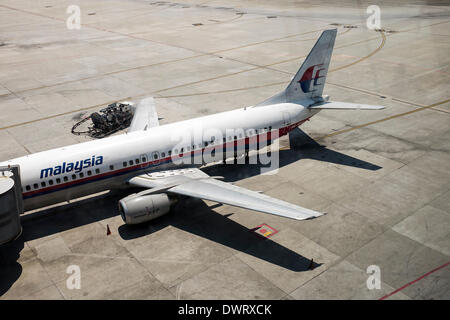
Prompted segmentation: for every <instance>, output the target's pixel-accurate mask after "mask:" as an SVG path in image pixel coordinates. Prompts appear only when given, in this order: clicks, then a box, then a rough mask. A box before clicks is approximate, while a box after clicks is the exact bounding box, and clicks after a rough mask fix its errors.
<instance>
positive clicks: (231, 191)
mask: <svg viewBox="0 0 450 320" xmlns="http://www.w3.org/2000/svg"><path fill="white" fill-rule="evenodd" d="M187 170H190V172H188V173H180V174H177V173H176V171H179V170H170V171H166V173H168V175H167V177H160V178H158V177H156V176H155V174H153V173H152V174H144V175H140V176H137V177H134V178H132V179H130V180H129V181H128V182H129V183H130V184H132V185H134V186H139V187H146V188H153V189H150V190H148V191H146V192H145V194H152V193H153V194H154V193H162V192H165V193H169V194H170V193H172V194H179V195H184V196H189V197H194V198H200V199H205V200H210V201H214V202H219V203H224V204H228V205H232V206H236V207H240V208H245V209H250V210H255V211H260V212H264V213H268V214H273V215H277V216H282V217H286V218H291V219H296V220H306V219H312V218H316V217H319V216H321V215H323V213H320V212H317V211H313V210H310V209H307V208H303V207H300V206H297V205H294V204H291V203H288V202H285V201H282V200H279V199H275V198H272V197H269V196H267V195H264V194H261V193H259V192H256V191H252V190H248V189H245V188H241V187H238V186H235V185H232V184H230V183H226V182H223V181H220V180H217V178H216V177H210V176H208V175H207V174H206V173H204V172H202V171H201V170H199V169H187ZM170 173H172V174H170Z"/></svg>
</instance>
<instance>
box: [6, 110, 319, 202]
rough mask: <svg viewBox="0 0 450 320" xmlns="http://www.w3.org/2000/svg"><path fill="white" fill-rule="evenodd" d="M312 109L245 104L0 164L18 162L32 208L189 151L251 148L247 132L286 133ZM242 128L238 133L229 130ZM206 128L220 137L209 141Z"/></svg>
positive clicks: (166, 164)
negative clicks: (240, 146) (237, 145)
mask: <svg viewBox="0 0 450 320" xmlns="http://www.w3.org/2000/svg"><path fill="white" fill-rule="evenodd" d="M305 104H306V103H305ZM306 105H307V104H306ZM317 112H318V111H317V110H310V109H308V108H305V107H304V106H303V105H302V104H293V103H283V104H275V105H268V106H260V107H247V108H242V109H237V110H233V111H228V112H223V113H218V114H214V115H209V116H204V117H200V118H195V119H191V120H185V121H180V122H175V123H171V124H166V125H161V126H157V127H153V128H150V129H148V130H146V131H136V132H132V133H127V134H122V135H117V136H112V137H109V138H104V139H101V140H95V141H89V142H85V143H80V144H75V145H70V146H65V147H62V148H57V149H52V150H48V151H43V152H39V153H35V154H30V155H27V156H24V157H20V158H16V159H12V160H8V161H5V162H2V163H0V166H8V165H19V166H20V176H21V183H22V194H23V199H24V207H25V210H31V209H35V208H39V207H43V206H47V205H51V204H54V203H58V202H62V201H68V200H70V199H74V198H78V197H81V196H85V195H89V194H92V193H96V192H100V191H103V190H108V189H113V188H118V187H121V186H123V185H124V182H126V181H127V180H128V179H129V178H131V177H133V176H136V175H138V174H140V173H143V172H148V171H159V170H166V169H169V168H173V167H175V166H176V167H180V166H186V164H180V163H179V160H180V159H179V157H178V155H181V154H182V155H183V157H191V155H192V154H194V153H201V152H202V151H205V149H208V148H216V147H218V146H229V145H231V146H234V145H235V144H239V143H244V145H245V144H247V145H248V148H249V149H256V148H257V147H256V145H254V144H253V145H252V144H251V143H249V141H252V140H251V138H252V136H260V135H267V132H268V131H270V130H272V131H274V130H276V129H279V136H282V135H285V134H287V133H288V132H289V131H290V130H292V129H293V128H295V127H296V126H298V125H299V124H300V123H302V122H303V121H305V120H306V119H308V118H310V117H311V116H313V115H314V114H316V113H317ZM241 129H242V130H243V132H244V134H243V135H238V134H236V135H234V134H230V132H232V131H233V130H236V132H240V130H241ZM209 133H213V134H214V135H216V136H217V134H218V133H220V134H221V135H222V137H223V138H221V139H215V140H214V141H212V142H211V141H209V140H210V139H209V136H208V134H209ZM233 135H234V136H233ZM224 139H225V140H224ZM205 142H206V143H207V145H206V146H205ZM182 148H183V149H182ZM174 158H176V159H177V161H174Z"/></svg>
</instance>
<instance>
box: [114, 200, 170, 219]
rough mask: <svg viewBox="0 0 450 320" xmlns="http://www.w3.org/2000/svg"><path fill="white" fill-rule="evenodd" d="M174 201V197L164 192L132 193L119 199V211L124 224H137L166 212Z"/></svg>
mask: <svg viewBox="0 0 450 320" xmlns="http://www.w3.org/2000/svg"><path fill="white" fill-rule="evenodd" d="M174 201H175V199H171V198H170V197H169V196H168V195H167V194H166V193H159V194H151V195H139V194H137V193H134V194H131V195H129V196H127V197H125V198H123V199H121V200H120V201H119V211H120V215H121V216H122V219H123V221H124V222H125V223H126V224H138V223H142V222H146V221H150V220H153V219H155V218H157V217H160V216H162V215H164V214H166V213H168V212H169V211H170V206H171V204H172V203H173V202H174Z"/></svg>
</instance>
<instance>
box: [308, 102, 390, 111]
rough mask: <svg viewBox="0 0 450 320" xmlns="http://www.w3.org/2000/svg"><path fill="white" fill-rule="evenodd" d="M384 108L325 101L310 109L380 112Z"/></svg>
mask: <svg viewBox="0 0 450 320" xmlns="http://www.w3.org/2000/svg"><path fill="white" fill-rule="evenodd" d="M384 108H385V107H384V106H376V105H371V104H361V103H349V102H338V101H324V102H322V103H320V104H318V105H312V106H311V107H309V109H340V110H344V109H349V110H355V109H356V110H359V109H361V110H380V109H384Z"/></svg>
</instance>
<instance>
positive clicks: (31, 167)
mask: <svg viewBox="0 0 450 320" xmlns="http://www.w3.org/2000/svg"><path fill="white" fill-rule="evenodd" d="M336 34H337V30H336V29H331V30H325V31H324V32H323V33H322V34H321V36H320V37H319V39H318V40H317V42H316V44H315V45H314V47H313V48H312V50H311V52H310V53H309V54H308V56H307V58H306V59H305V60H304V62H303V64H302V65H301V67H300V69H299V70H298V72H297V73H296V74H295V76H294V77H293V78H292V80H291V82H290V83H289V85H288V86H287V87H286V88H285V89H284V90H283V91H281V92H279V93H278V94H276V95H274V96H272V97H271V98H269V99H267V100H265V101H263V102H261V103H259V104H257V105H254V106H248V107H244V108H240V109H236V110H232V111H227V112H221V113H217V114H213V115H207V116H203V117H200V118H195V119H190V120H184V121H179V122H175V123H169V124H165V125H159V118H158V115H157V112H156V108H155V103H154V100H153V98H152V97H148V98H144V99H142V100H141V101H140V102H139V103H137V105H136V106H135V107H134V108H135V109H134V110H135V112H134V115H133V119H132V121H131V124H130V127H129V129H128V131H127V132H126V133H124V134H119V135H115V136H111V137H107V138H103V139H99V140H94V141H88V142H84V143H79V144H74V145H70V146H65V147H61V148H56V149H52V150H48V151H43V152H39V153H34V154H30V155H27V156H23V157H20V158H16V159H12V160H8V161H5V162H2V163H0V166H12V165H18V166H19V167H20V177H21V184H22V197H23V204H24V210H25V211H28V210H32V209H36V208H42V207H45V206H48V205H52V204H57V203H61V202H65V201H69V200H72V199H75V198H79V197H83V196H86V195H90V194H94V193H98V192H101V191H105V190H111V189H115V188H128V187H138V188H143V189H144V190H143V191H140V192H137V193H133V194H130V195H128V196H126V197H124V198H123V199H121V200H120V201H119V204H118V205H119V212H120V214H121V216H122V219H123V221H124V222H125V223H126V224H138V223H143V222H146V221H150V220H152V219H155V218H157V217H159V216H161V215H163V214H166V213H168V212H169V211H170V208H171V206H172V204H173V203H174V202H175V201H178V200H179V199H183V198H184V197H194V198H199V199H204V200H210V201H213V202H217V203H222V204H228V205H231V206H236V207H241V208H245V209H250V210H254V211H259V212H263V213H268V214H273V215H277V216H282V217H286V218H291V219H296V220H305V219H313V218H317V217H319V216H321V215H323V214H324V213H323V212H317V211H314V210H311V209H307V208H303V207H301V206H298V205H294V204H291V203H288V202H285V201H282V200H279V199H275V198H273V197H270V196H267V195H265V194H262V193H260V192H257V191H252V190H248V189H245V188H242V187H238V186H236V185H233V184H230V183H227V182H224V181H222V180H221V179H220V177H213V176H209V175H208V174H206V173H205V172H203V171H202V168H203V167H204V165H205V164H208V163H211V162H217V157H215V156H219V159H221V160H222V161H223V160H226V159H227V157H228V155H230V152H228V150H231V157H234V158H236V157H237V151H239V152H240V153H241V154H242V153H243V154H244V155H245V157H246V158H247V157H248V153H249V152H250V151H256V152H258V151H260V150H261V149H262V147H266V146H268V145H270V144H271V143H273V141H275V140H276V139H278V138H279V137H281V136H284V135H287V134H288V133H289V132H290V131H291V130H293V129H295V128H297V127H298V126H299V125H300V124H302V123H303V122H305V121H306V120H309V119H310V118H311V117H312V116H314V115H315V114H317V113H318V112H319V111H320V110H323V109H335V110H344V109H355V110H358V109H368V110H378V109H383V108H384V107H383V106H376V105H366V104H354V103H346V102H333V101H329V97H328V96H323V95H322V93H323V89H324V86H325V79H326V75H327V72H328V68H329V64H330V60H331V55H332V51H333V47H334V43H335V39H336ZM199 130H200V134H199V132H198V131H199ZM205 132H215V133H216V135H214V136H211V137H210V136H208V135H207V134H204V133H205ZM229 132H232V134H230V133H229ZM195 135H197V137H199V138H198V139H194V140H195V141H193V140H191V138H192V137H193V136H195ZM174 137H177V139H174ZM186 137H188V138H187V139H186ZM216 152H217V154H216ZM205 155H209V156H211V155H213V156H214V157H212V158H211V159H210V160H211V161H207V160H205V158H207V157H205ZM197 158H201V161H187V160H189V159H190V160H192V159H194V160H195V159H197ZM228 159H229V158H228ZM192 162H194V163H192Z"/></svg>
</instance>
